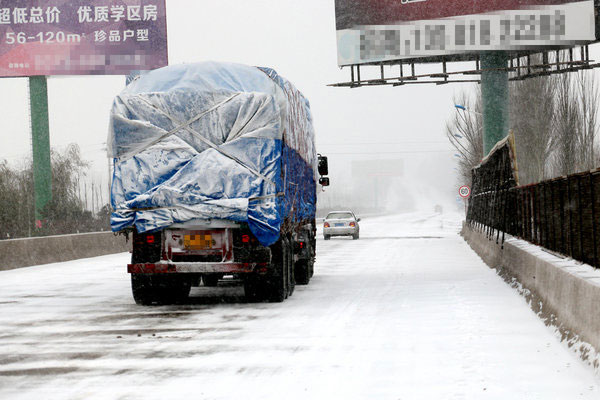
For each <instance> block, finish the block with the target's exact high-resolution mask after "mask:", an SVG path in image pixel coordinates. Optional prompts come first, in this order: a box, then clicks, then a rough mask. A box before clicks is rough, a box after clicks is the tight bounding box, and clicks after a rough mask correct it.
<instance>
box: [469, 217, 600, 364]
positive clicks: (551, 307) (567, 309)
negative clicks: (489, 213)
mask: <svg viewBox="0 0 600 400" xmlns="http://www.w3.org/2000/svg"><path fill="white" fill-rule="evenodd" d="M462 233H463V236H464V237H465V239H466V240H467V242H468V243H469V244H470V245H471V247H473V249H474V250H475V251H476V252H478V253H479V254H480V255H481V256H482V258H483V260H484V261H487V262H488V264H490V266H491V267H493V268H495V269H496V270H497V272H498V274H499V275H500V276H501V277H502V278H503V279H504V280H505V281H506V282H507V283H508V284H509V285H511V286H512V287H513V288H514V289H516V290H517V291H518V292H519V294H521V295H522V296H523V297H524V298H525V299H526V301H527V303H528V304H529V306H530V307H531V309H532V310H533V311H534V312H535V313H536V314H537V315H538V317H539V318H540V319H541V320H543V322H544V323H545V324H546V325H547V326H548V327H549V328H550V329H551V330H552V331H553V332H554V335H555V336H556V337H557V339H558V340H560V341H561V342H563V343H564V345H565V346H566V347H567V348H569V349H570V351H573V353H575V354H577V355H579V357H580V358H581V359H582V360H583V361H584V362H585V363H587V364H588V365H590V366H591V367H592V368H594V369H596V370H598V369H599V368H600V353H599V352H598V350H597V349H599V348H600V345H599V342H600V341H599V340H598V338H599V335H600V332H599V329H600V328H599V324H598V322H597V321H598V319H597V305H596V304H597V303H598V301H600V299H599V298H600V271H598V270H596V269H595V268H593V267H592V266H590V265H587V264H584V263H581V262H579V261H576V260H573V259H572V258H569V257H566V256H562V255H560V254H555V253H553V252H550V251H548V250H546V249H544V248H542V247H540V246H537V245H535V244H532V243H529V242H527V241H525V240H521V239H518V238H515V237H512V236H510V235H508V236H506V241H505V243H504V246H503V249H502V248H501V247H500V246H498V245H497V244H495V243H494V242H493V241H492V242H490V241H489V240H488V239H487V238H486V237H485V235H484V234H483V233H480V232H479V231H478V230H476V229H472V228H469V227H467V226H465V228H464V229H463V232H462ZM586 339H587V341H586Z"/></svg>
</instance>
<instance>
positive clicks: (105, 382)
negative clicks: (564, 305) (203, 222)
mask: <svg viewBox="0 0 600 400" xmlns="http://www.w3.org/2000/svg"><path fill="white" fill-rule="evenodd" d="M459 217H460V216H458V215H446V216H444V217H442V216H439V215H433V214H404V215H396V216H392V217H377V218H370V219H365V220H363V221H362V222H361V239H360V240H358V241H353V240H349V239H345V238H333V239H332V240H330V241H323V240H322V239H321V238H320V239H319V241H318V258H317V264H316V266H315V271H316V272H315V276H314V278H313V280H312V281H311V283H310V285H308V286H298V287H297V288H296V291H295V292H294V295H293V296H292V297H291V298H290V299H288V300H286V301H285V302H284V303H280V304H277V303H275V304H270V303H260V304H247V303H245V302H244V301H243V298H242V295H243V290H242V288H241V287H239V286H236V285H235V284H234V283H233V282H229V283H228V282H224V283H222V284H221V285H220V287H219V288H216V289H208V288H206V289H205V288H196V289H193V290H192V296H193V298H192V299H191V300H190V303H189V304H186V305H183V306H164V307H141V306H136V305H135V304H134V302H133V299H132V298H131V294H130V287H129V277H128V275H127V274H126V273H125V264H126V263H127V261H128V254H118V255H112V256H104V257H97V258H93V259H86V260H78V261H72V262H65V263H60V264H52V265H46V266H39V267H31V268H24V269H20V270H13V271H5V272H0V399H21V398H26V399H36V400H37V399H63V398H64V399H86V400H87V399H138V398H139V399H142V398H143V399H175V398H185V399H244V400H251V399H261V400H262V399H277V400H281V399H285V400H289V399H328V400H334V399H344V400H348V399H390V400H399V399H402V400H407V399H436V400H438V399H439V400H442V399H443V400H445V399H511V400H515V399H561V400H564V399H599V398H600V380H599V378H598V377H596V376H595V375H594V373H593V371H592V370H591V368H590V367H587V366H585V365H584V364H583V362H581V361H580V360H579V358H578V357H577V356H576V355H574V354H573V353H572V352H571V351H570V350H569V349H568V348H567V347H566V346H565V345H564V344H561V343H560V342H559V341H558V340H557V339H556V337H555V336H554V334H553V332H552V331H551V330H550V328H547V327H546V326H544V324H543V323H542V322H541V321H540V320H539V319H538V317H537V316H536V315H535V314H534V313H533V312H532V311H531V310H530V309H529V307H528V305H527V304H526V302H525V300H524V299H523V298H522V297H521V296H519V295H518V293H517V292H516V291H515V290H513V289H511V288H510V287H509V286H508V285H506V284H505V283H504V282H503V281H502V279H501V278H499V277H498V276H497V275H496V274H495V272H494V271H493V270H491V269H489V268H488V267H486V266H485V265H484V264H483V262H482V261H481V260H480V259H479V257H478V256H477V255H475V254H474V253H473V252H472V251H471V250H470V248H469V247H468V246H467V244H466V243H465V242H464V241H463V240H462V238H461V237H460V236H458V235H457V234H456V232H457V231H458V229H459V224H460V221H459Z"/></svg>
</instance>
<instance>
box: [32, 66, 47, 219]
mask: <svg viewBox="0 0 600 400" xmlns="http://www.w3.org/2000/svg"><path fill="white" fill-rule="evenodd" d="M29 104H30V107H31V147H32V154H33V187H34V197H35V219H36V226H38V227H39V226H40V225H41V220H42V211H43V210H44V207H46V205H47V204H48V203H49V202H50V201H51V200H52V166H51V162H50V126H49V121H48V87H47V82H46V77H45V76H32V77H30V78H29Z"/></svg>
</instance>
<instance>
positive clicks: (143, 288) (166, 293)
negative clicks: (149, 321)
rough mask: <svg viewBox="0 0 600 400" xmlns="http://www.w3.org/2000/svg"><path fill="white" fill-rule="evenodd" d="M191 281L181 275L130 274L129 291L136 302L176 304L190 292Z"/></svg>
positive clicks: (144, 303) (183, 299)
mask: <svg viewBox="0 0 600 400" xmlns="http://www.w3.org/2000/svg"><path fill="white" fill-rule="evenodd" d="M191 286H192V285H191V281H190V280H189V279H186V278H185V277H181V276H163V275H150V274H131V291H132V293H133V299H134V300H135V302H136V304H139V305H143V306H149V305H152V304H157V305H164V304H177V303H182V302H184V301H185V300H186V299H187V297H188V296H189V294H190V289H191Z"/></svg>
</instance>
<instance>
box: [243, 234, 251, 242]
mask: <svg viewBox="0 0 600 400" xmlns="http://www.w3.org/2000/svg"><path fill="white" fill-rule="evenodd" d="M242 243H250V235H242Z"/></svg>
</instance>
